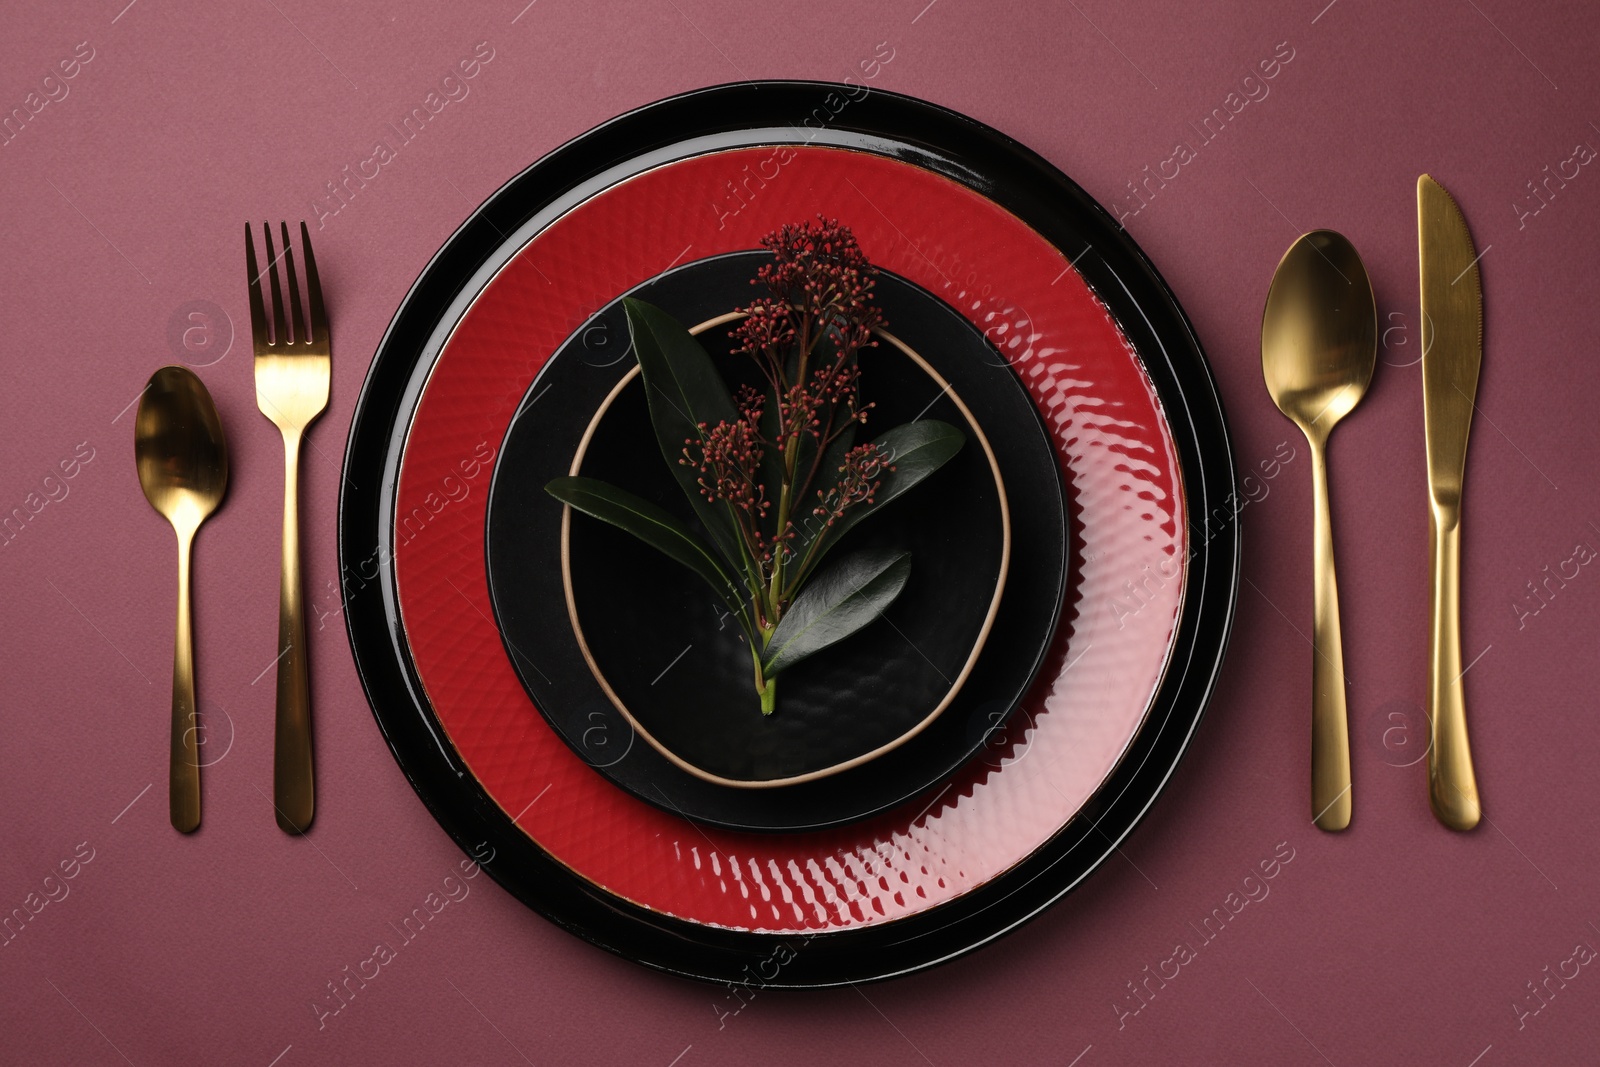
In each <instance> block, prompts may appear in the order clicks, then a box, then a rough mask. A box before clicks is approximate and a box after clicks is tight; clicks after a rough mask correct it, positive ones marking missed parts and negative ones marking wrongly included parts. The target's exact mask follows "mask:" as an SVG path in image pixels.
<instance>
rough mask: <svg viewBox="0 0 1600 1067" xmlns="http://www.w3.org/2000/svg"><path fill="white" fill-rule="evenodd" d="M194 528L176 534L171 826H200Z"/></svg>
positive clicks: (190, 828)
mask: <svg viewBox="0 0 1600 1067" xmlns="http://www.w3.org/2000/svg"><path fill="white" fill-rule="evenodd" d="M193 539H194V531H192V530H191V531H189V532H188V534H187V536H186V535H185V534H184V533H183V532H182V531H179V534H178V626H177V638H176V640H175V642H174V648H173V653H172V763H171V770H170V777H169V779H168V785H167V797H168V810H169V814H170V816H171V818H172V826H173V829H175V830H177V831H179V832H180V833H185V834H188V833H193V832H194V831H195V830H196V829H197V828H198V827H199V826H200V750H199V738H198V736H197V729H198V724H197V723H196V721H195V709H194V638H193V635H192V633H191V630H190V626H189V549H190V547H191V545H192V544H193Z"/></svg>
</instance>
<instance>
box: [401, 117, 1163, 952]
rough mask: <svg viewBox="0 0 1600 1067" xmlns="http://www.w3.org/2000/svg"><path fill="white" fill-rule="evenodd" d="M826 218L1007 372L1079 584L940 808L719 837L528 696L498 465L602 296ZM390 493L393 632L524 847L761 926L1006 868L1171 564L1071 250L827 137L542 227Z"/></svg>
mask: <svg viewBox="0 0 1600 1067" xmlns="http://www.w3.org/2000/svg"><path fill="white" fill-rule="evenodd" d="M819 212H820V213H822V214H824V215H827V216H829V217H832V218H837V219H839V220H840V221H841V222H843V223H845V224H847V225H849V226H850V227H852V228H853V229H854V230H855V232H856V235H857V236H858V238H859V239H860V241H861V244H862V247H863V249H864V250H865V251H866V253H867V255H868V256H869V257H870V258H871V259H872V261H873V262H874V263H877V264H878V265H880V266H882V267H884V268H887V269H889V270H892V271H894V272H896V273H898V274H900V275H902V276H904V277H906V278H909V279H910V280H912V281H914V282H917V283H918V284H920V285H922V286H923V287H924V288H926V289H928V290H929V291H931V292H933V293H935V294H937V295H938V296H940V297H942V298H943V299H944V300H945V301H946V302H948V303H949V304H950V305H951V306H952V307H954V308H956V309H957V310H958V311H959V312H960V313H961V314H963V315H965V316H966V317H967V318H968V319H969V320H971V321H972V322H973V323H974V324H976V325H977V326H978V327H979V328H980V329H982V330H984V331H985V332H986V333H987V334H988V336H989V337H990V338H991V339H992V340H993V341H994V342H995V344H996V346H997V347H998V348H999V350H1000V351H1001V352H1003V353H1004V354H1005V355H1006V357H1007V358H1009V359H1010V360H1011V361H1012V362H1013V364H1014V365H1015V366H1016V367H1017V369H1018V371H1019V372H1020V374H1021V376H1022V379H1023V381H1024V382H1025V383H1026V385H1027V387H1028V389H1029V391H1030V392H1031V394H1032V395H1033V397H1034V399H1035V400H1036V402H1037V403H1038V404H1039V407H1040V410H1041V411H1042V412H1043V414H1044V416H1045V421H1046V423H1047V424H1048V425H1049V426H1050V428H1051V430H1052V432H1053V434H1054V435H1055V438H1056V443H1057V447H1058V450H1059V454H1060V459H1061V465H1062V469H1063V474H1064V476H1065V478H1066V480H1067V484H1068V493H1069V498H1070V499H1071V500H1072V504H1073V514H1072V520H1073V523H1072V525H1073V533H1074V544H1073V546H1072V571H1073V574H1072V590H1071V592H1070V593H1069V595H1068V606H1067V614H1066V618H1065V619H1063V622H1062V625H1061V628H1060V631H1059V633H1058V636H1057V638H1056V645H1055V648H1054V650H1053V656H1052V658H1051V660H1050V662H1049V664H1047V666H1046V668H1045V671H1044V672H1043V674H1042V675H1041V677H1040V681H1039V683H1038V684H1037V685H1036V686H1035V687H1034V690H1033V692H1032V693H1031V694H1030V695H1029V698H1028V700H1027V701H1026V702H1025V705H1024V707H1023V708H1022V709H1020V710H1019V711H1018V713H1017V714H1016V716H1015V717H1014V718H1013V719H1012V723H1013V724H1014V728H1012V729H1010V730H1009V735H1010V736H1009V737H1008V738H1007V740H1006V742H1005V744H1004V745H1003V746H1001V747H999V748H996V749H994V750H992V754H991V756H990V757H988V758H983V757H980V759H979V760H977V761H975V762H974V763H973V764H972V765H970V766H969V767H968V768H967V769H966V770H964V771H963V772H962V773H960V774H958V775H957V776H956V777H955V779H954V780H953V781H952V782H951V783H950V785H949V786H948V787H947V788H945V789H944V791H943V792H941V793H938V795H937V796H936V798H935V799H934V800H933V801H932V802H931V803H926V805H925V806H924V803H923V802H918V804H916V805H914V806H908V807H906V808H902V809H899V810H896V811H893V812H890V813H887V814H885V815H882V816H879V817H877V818H875V819H872V820H869V821H867V822H863V823H860V824H856V825H853V826H849V827H845V828H842V829H836V830H831V831H826V832H820V833H810V834H801V835H756V834H740V833H733V832H727V831H718V830H713V829H708V828H703V827H700V826H698V825H696V824H694V823H691V822H688V821H687V820H684V819H680V818H677V817H674V816H672V815H670V814H667V813H664V812H662V811H660V810H657V809H656V808H653V807H651V806H649V805H647V804H645V803H643V802H641V801H639V800H637V799H635V798H633V797H631V796H629V795H628V794H626V793H624V792H622V791H621V790H619V789H617V788H615V787H614V786H612V785H610V784H609V783H608V782H607V781H606V780H605V779H604V778H602V777H601V776H600V775H599V774H598V773H596V772H595V771H594V770H592V769H591V768H590V767H588V766H587V765H585V764H584V763H583V761H582V760H580V759H579V758H578V757H577V756H576V755H574V754H573V752H572V751H571V750H570V749H569V748H568V747H567V746H566V745H565V744H564V743H563V742H562V741H561V740H560V739H559V738H558V737H557V736H556V735H555V734H554V733H553V732H552V731H551V730H550V728H549V727H548V726H547V725H546V723H545V721H544V719H543V718H542V717H541V716H540V715H539V713H538V711H537V710H536V709H535V708H534V707H533V705H532V704H531V703H530V701H529V698H528V696H527V694H526V692H525V691H524V689H523V687H522V685H521V683H520V682H519V681H518V679H517V675H516V672H515V671H514V670H513V667H512V664H511V662H510V661H509V659H508V658H507V655H506V653H505V651H504V648H503V646H502V643H501V640H500V636H499V634H498V632H497V631H496V629H495V626H494V624H493V622H492V621H491V620H492V618H493V616H494V613H493V610H492V609H491V606H490V602H489V590H488V585H487V578H486V573H485V565H484V524H485V506H486V502H487V498H488V494H487V491H486V490H487V483H488V474H489V470H490V463H489V460H491V459H492V457H493V456H494V455H496V454H498V451H499V445H500V442H501V440H502V439H503V438H504V436H505V433H506V430H507V428H508V426H509V424H510V421H511V417H512V415H513V414H514V413H515V412H516V410H517V407H518V404H519V402H520V401H521V400H522V398H523V395H524V393H525V391H526V390H527V388H528V385H529V383H530V382H531V381H532V380H533V378H534V376H535V374H537V372H538V371H539V368H540V367H541V366H542V365H543V363H544V361H545V360H546V359H548V358H549V357H550V355H551V354H552V353H554V352H555V351H556V349H557V348H558V347H559V346H560V345H561V343H562V342H563V341H564V340H565V339H566V338H567V337H568V336H570V335H571V334H572V333H573V332H574V331H575V330H576V329H578V328H579V327H580V326H581V325H582V324H583V323H584V321H585V320H586V318H587V317H588V316H589V315H590V314H591V313H592V312H593V311H594V310H596V309H598V308H599V307H601V306H603V305H604V304H606V303H607V302H608V301H610V300H611V299H613V298H614V297H615V296H616V295H617V294H619V293H622V292H624V291H626V290H628V289H630V288H632V287H633V286H635V285H638V284H639V283H641V282H643V281H645V280H647V279H649V278H651V277H653V276H655V275H656V274H659V273H661V272H662V271H664V270H666V269H668V268H669V267H672V266H675V265H677V264H680V263H683V262H685V261H687V260H688V259H690V258H691V257H693V258H700V257H704V256H711V255H716V254H719V253H723V252H729V251H735V250H739V249H748V248H754V247H756V246H757V241H758V239H759V238H760V237H761V235H762V234H764V233H766V232H768V231H770V230H772V229H775V228H776V227H778V226H779V225H781V224H782V223H785V222H794V221H799V220H802V219H806V218H809V217H811V216H813V215H815V214H817V213H819ZM395 514H396V516H398V517H399V518H398V522H397V526H396V531H395V544H396V549H395V557H394V558H395V562H394V566H395V574H396V581H397V584H398V591H399V611H400V616H401V619H402V621H403V623H404V627H405V635H406V639H407V641H408V643H409V645H410V648H411V652H412V655H413V657H414V662H415V666H416V670H417V672H418V674H419V675H420V678H421V680H422V683H423V686H424V688H425V689H426V693H427V697H428V699H429V701H430V702H431V704H432V707H433V709H434V712H435V714H436V715H437V717H438V720H439V721H440V723H441V724H442V725H443V727H444V729H445V731H446V732H447V733H448V735H449V739H450V741H451V743H452V744H453V745H454V746H455V748H456V750H457V751H458V753H459V755H460V757H461V758H462V760H464V761H465V763H466V764H467V766H468V767H469V768H470V769H471V772H472V774H473V775H474V776H475V777H476V778H477V780H478V781H479V783H480V784H481V785H482V787H483V788H484V790H485V791H487V793H488V794H489V795H490V796H491V797H492V798H493V800H494V801H495V802H496V803H497V804H498V805H499V806H500V807H501V808H502V809H504V811H505V812H506V814H507V815H508V816H509V817H510V818H512V819H513V820H515V821H516V823H517V825H518V826H519V827H520V828H521V829H522V830H523V832H525V833H526V834H527V835H529V837H531V838H532V839H533V840H534V841H535V842H536V843H537V844H538V845H539V847H540V848H542V849H544V850H545V851H546V852H548V853H549V854H550V855H551V856H552V857H554V858H555V859H556V860H557V861H559V862H560V863H562V864H563V865H565V866H566V867H568V868H570V869H571V870H572V871H573V872H575V873H576V874H578V875H580V876H581V877H582V878H584V879H587V880H588V881H589V882H591V883H593V884H594V885H596V886H599V887H601V888H602V889H604V890H606V891H607V892H609V893H612V894H614V895H616V896H618V897H622V898H625V899H626V900H629V901H632V902H634V903H636V904H638V905H641V906H643V907H645V908H648V909H650V910H653V911H656V912H659V913H663V914H667V915H671V916H675V917H677V918H680V919H686V920H689V921H691V922H696V923H701V924H706V925H709V926H715V927H723V928H732V929H737V930H750V931H762V932H789V931H813V930H824V929H844V928H852V927H860V926H865V925H871V924H879V923H883V922H886V921H889V920H893V919H898V918H903V917H906V916H909V915H912V914H915V913H917V912H920V911H923V910H926V909H928V908H932V907H934V906H936V905H939V904H943V903H945V902H947V901H950V900H952V899H954V898H956V897H958V896H960V895H961V894H963V893H965V892H968V891H969V890H972V889H974V888H976V887H977V886H980V885H982V884H984V883H985V882H987V881H989V880H990V879H993V878H995V877H996V876H997V875H999V874H1001V873H1003V872H1004V871H1006V870H1007V869H1008V868H1010V867H1012V866H1013V865H1015V864H1017V863H1018V862H1020V861H1021V860H1023V859H1024V858H1026V857H1027V856H1029V855H1030V854H1031V853H1032V852H1034V850H1036V849H1037V848H1038V847H1039V846H1041V845H1042V844H1043V843H1044V842H1046V841H1047V840H1049V839H1050V838H1051V837H1052V836H1053V835H1054V834H1055V833H1056V832H1057V831H1059V830H1060V829H1061V828H1062V827H1063V826H1065V825H1066V824H1067V823H1068V822H1069V821H1070V820H1071V819H1072V818H1073V816H1074V814H1075V813H1076V812H1078V811H1079V810H1080V808H1081V807H1082V806H1083V804H1084V803H1085V802H1086V801H1087V800H1088V798H1089V797H1090V796H1091V794H1093V793H1094V791H1095V790H1096V789H1097V788H1098V787H1099V786H1100V784H1101V783H1102V782H1104V781H1105V779H1106V777H1107V775H1108V774H1110V772H1111V771H1112V769H1113V768H1114V767H1115V766H1116V764H1117V762H1118V760H1119V759H1120V758H1121V757H1122V755H1123V753H1124V752H1125V751H1126V749H1127V747H1128V744H1129V742H1130V741H1131V740H1132V739H1133V737H1134V735H1135V733H1136V732H1137V731H1138V730H1139V728H1140V726H1141V724H1142V722H1143V720H1144V718H1145V714H1146V709H1147V708H1148V706H1149V704H1150V701H1151V698H1152V696H1153V695H1154V693H1155V691H1156V688H1157V686H1158V685H1159V683H1160V682H1161V679H1162V675H1163V673H1164V672H1165V669H1166V666H1167V662H1168V658H1169V650H1170V647H1171V643H1172V639H1173V635H1174V632H1175V627H1176V622H1177V619H1178V613H1179V609H1180V607H1181V601H1182V590H1183V577H1184V573H1183V569H1184V563H1183V561H1184V559H1185V558H1186V553H1185V550H1186V545H1185V529H1186V525H1187V524H1186V523H1185V521H1184V505H1183V493H1182V486H1181V482H1180V474H1179V461H1178V458H1177V452H1176V446H1175V445H1174V442H1173V438H1172V434H1171V431H1170V430H1169V428H1168V426H1167V421H1166V419H1165V417H1164V416H1163V414H1162V411H1161V407H1160V404H1159V402H1158V400H1157V397H1156V393H1155V390H1154V388H1153V387H1152V385H1151V382H1150V380H1149V378H1148V377H1147V375H1146V373H1145V370H1144V368H1143V366H1142V365H1141V363H1140V362H1139V360H1138V358H1137V357H1136V356H1135V354H1134V351H1133V349H1132V347H1131V346H1130V345H1129V343H1128V341H1127V339H1126V338H1125V337H1124V336H1123V334H1122V332H1121V331H1120V330H1119V329H1118V327H1117V326H1116V324H1115V323H1114V322H1113V320H1112V318H1111V316H1110V315H1109V314H1108V312H1107V311H1106V309H1105V307H1104V305H1102V304H1101V302H1100V301H1099V300H1098V299H1096V297H1095V296H1094V294H1093V293H1092V292H1091V291H1090V289H1089V287H1088V285H1087V284H1086V283H1085V282H1084V280H1083V278H1082V277H1081V276H1080V275H1079V274H1078V272H1077V271H1076V270H1075V269H1073V267H1072V266H1071V265H1070V264H1069V263H1068V261H1067V260H1066V259H1065V258H1064V257H1063V255H1062V253H1061V252H1060V251H1058V250H1057V249H1056V248H1055V247H1054V246H1053V245H1052V244H1051V243H1050V242H1049V241H1047V240H1045V239H1044V238H1043V237H1041V236H1040V235H1039V234H1038V233H1036V232H1035V231H1034V230H1033V229H1031V228H1030V227H1029V226H1027V225H1026V224H1025V223H1023V222H1022V220H1020V219H1019V218H1017V217H1016V216H1014V215H1012V214H1010V213H1009V212H1007V211H1005V210H1004V209H1002V208H1001V207H999V206H998V205H996V204H995V203H994V202H992V201H991V200H989V199H987V198H985V197H984V196H982V195H980V194H979V193H977V192H974V191H973V190H972V189H970V188H968V187H966V186H964V185H960V184H958V183H956V182H954V181H951V180H949V179H947V178H945V177H942V176H940V175H937V174H935V173H933V172H931V171H928V170H924V169H922V168H920V167H917V166H914V165H912V164H910V163H906V162H902V161H899V160H896V159H890V158H886V157H883V156H877V155H872V154H867V153H864V152H856V151H849V150H845V149H840V148H829V147H820V146H782V147H762V148H744V149H738V150H732V151H721V152H711V153H708V154H704V155H698V156H694V157H692V158H688V159H683V160H679V161H677V162H672V163H667V164H665V165H662V166H660V167H657V168H656V169H654V170H650V171H647V172H645V173H643V174H640V175H638V176H635V177H633V178H630V179H628V180H626V181H624V182H622V183H620V184H617V185H613V186H611V187H610V188H607V189H605V190H604V191H602V192H599V193H597V194H596V195H594V196H592V197H591V198H589V199H588V200H586V201H584V202H582V203H581V204H579V205H578V206H577V207H575V208H573V209H572V210H570V211H568V212H567V213H566V214H564V215H563V216H561V217H560V218H559V219H557V220H556V221H554V222H553V223H551V224H550V225H548V226H546V227H545V228H544V229H543V230H541V231H540V232H539V233H538V234H537V235H536V236H534V237H533V238H532V239H531V240H530V241H529V243H528V244H527V245H526V246H525V247H523V248H522V249H521V250H520V251H519V252H518V253H517V255H516V256H515V257H514V258H513V259H512V260H511V261H510V262H509V263H508V264H507V265H506V266H505V267H504V268H503V269H502V270H501V271H500V272H499V273H498V274H497V275H496V276H495V277H494V278H493V280H492V281H491V282H490V283H489V284H488V285H487V286H485V287H484V289H483V290H482V292H481V293H480V294H479V295H478V297H477V299H476V300H475V302H474V303H473V304H472V305H471V307H470V309H469V310H468V311H467V313H466V314H465V315H464V316H463V318H462V319H461V321H460V323H459V324H458V326H457V327H456V329H455V331H454V333H453V334H452V335H451V337H450V339H449V341H448V342H447V344H446V345H445V347H444V349H443V351H442V353H441V354H440V356H439V359H438V361H437V364H436V365H435V367H434V369H433V372H432V376H431V377H430V379H429V380H428V384H427V387H426V390H425V392H424V394H423V396H422V397H421V400H420V402H419V404H418V406H417V409H416V414H415V417H414V419H413V421H412V424H411V428H410V432H409V436H408V437H407V441H406V445H405V451H404V455H403V459H402V461H401V468H400V478H399V488H398V496H397V506H396V511H395ZM1019 577H1021V576H1019ZM919 809H920V810H919Z"/></svg>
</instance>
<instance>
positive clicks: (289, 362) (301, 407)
mask: <svg viewBox="0 0 1600 1067" xmlns="http://www.w3.org/2000/svg"><path fill="white" fill-rule="evenodd" d="M280 225H281V226H282V227H283V262H284V270H283V273H284V277H285V278H287V279H288V284H289V321H290V323H291V324H292V326H293V331H292V332H290V331H289V330H287V329H285V326H284V313H283V295H282V292H281V291H280V289H279V287H278V257H277V256H276V255H275V254H274V252H273V248H272V227H271V225H270V224H268V223H263V224H262V230H263V231H264V235H265V237H266V241H267V266H266V269H265V270H264V271H260V270H257V269H256V247H255V241H254V239H253V238H252V237H251V235H250V225H249V224H248V223H246V224H245V228H244V255H245V266H246V267H247V268H248V271H249V277H250V336H251V340H252V341H253V342H254V345H255V353H256V406H258V407H259V408H260V409H261V413H262V414H263V415H265V416H266V417H267V418H269V419H271V420H272V421H273V423H274V424H275V425H276V426H277V427H278V430H279V431H280V432H281V433H282V434H283V456H284V476H283V581H282V583H281V584H280V585H279V600H278V604H279V606H278V704H277V719H276V726H275V728H274V744H273V756H272V806H273V807H274V808H275V809H276V810H277V814H278V827H279V828H280V829H282V830H283V831H285V832H286V833H291V834H303V833H305V832H306V830H307V829H308V828H309V827H310V826H311V817H312V814H313V812H314V810H315V791H314V789H313V786H312V774H311V691H310V686H309V683H308V679H307V674H306V625H305V616H304V613H303V612H302V609H301V597H300V514H299V512H300V509H299V496H300V493H299V471H300V441H301V439H302V437H303V436H304V434H305V430H306V427H307V426H309V425H310V424H311V423H312V421H313V420H315V419H316V417H317V416H318V415H320V414H322V410H323V409H324V408H325V407H327V406H328V378H329V372H330V367H329V358H328V316H327V313H326V312H325V311H324V310H323V306H322V285H321V283H320V282H318V280H317V261H316V258H315V257H314V256H313V255H312V254H311V234H310V232H309V231H308V230H307V229H306V224H305V223H304V222H302V223H301V224H300V244H301V247H303V248H304V249H305V260H306V299H307V305H308V309H307V310H308V317H309V320H310V324H311V329H310V331H309V332H308V331H307V330H306V320H304V319H302V318H301V317H300V287H299V282H298V281H297V279H296V277H295V270H294V247H293V245H292V244H291V242H290V240H289V224H288V223H287V222H284V223H280ZM263 274H265V275H266V276H267V277H268V279H269V280H270V285H271V289H272V334H271V336H270V337H269V336H268V334H267V315H266V310H265V308H264V306H263V301H262V299H261V277H262V275H263Z"/></svg>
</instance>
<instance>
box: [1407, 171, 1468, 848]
mask: <svg viewBox="0 0 1600 1067" xmlns="http://www.w3.org/2000/svg"><path fill="white" fill-rule="evenodd" d="M1417 247H1418V254H1419V259H1420V263H1421V269H1422V413H1423V420H1424V424H1425V427H1426V432H1427V442H1428V533H1429V541H1430V550H1429V564H1430V566H1429V570H1430V572H1431V589H1432V595H1431V597H1430V601H1431V611H1430V621H1429V627H1428V666H1429V672H1430V675H1431V677H1430V678H1429V681H1428V719H1429V722H1430V724H1431V731H1432V735H1431V744H1430V746H1429V748H1428V799H1429V801H1430V802H1431V803H1432V805H1433V813H1434V815H1436V816H1437V817H1438V819H1439V821H1440V822H1442V823H1444V824H1445V825H1446V826H1448V827H1450V829H1452V830H1470V829H1472V828H1473V827H1474V826H1476V825H1478V817H1479V814H1480V811H1479V805H1478V783H1477V779H1476V777H1475V776H1474V775H1473V773H1472V751H1471V748H1470V747H1469V745H1468V743H1467V710H1466V701H1465V699H1464V697H1463V693H1462V678H1461V675H1462V667H1461V483H1462V475H1463V472H1464V470H1465V468H1466V463H1467V432H1468V430H1470V429H1471V428H1472V412H1473V399H1474V398H1475V397H1476V396H1477V393H1478V369H1479V366H1480V364H1481V363H1482V361H1483V287H1482V285H1481V284H1480V282H1479V280H1478V254H1477V251H1476V250H1475V249H1474V248H1473V245H1472V235H1471V233H1469V232H1468V231H1467V221H1466V219H1464V218H1462V216H1461V209H1460V208H1459V207H1457V206H1456V202H1455V200H1454V199H1452V198H1451V196H1450V194H1449V193H1447V192H1445V191H1444V187H1443V186H1441V185H1440V184H1439V183H1438V182H1436V181H1434V180H1433V179H1432V178H1430V177H1428V175H1426V174H1424V175H1422V176H1421V177H1420V178H1418V179H1417Z"/></svg>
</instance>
